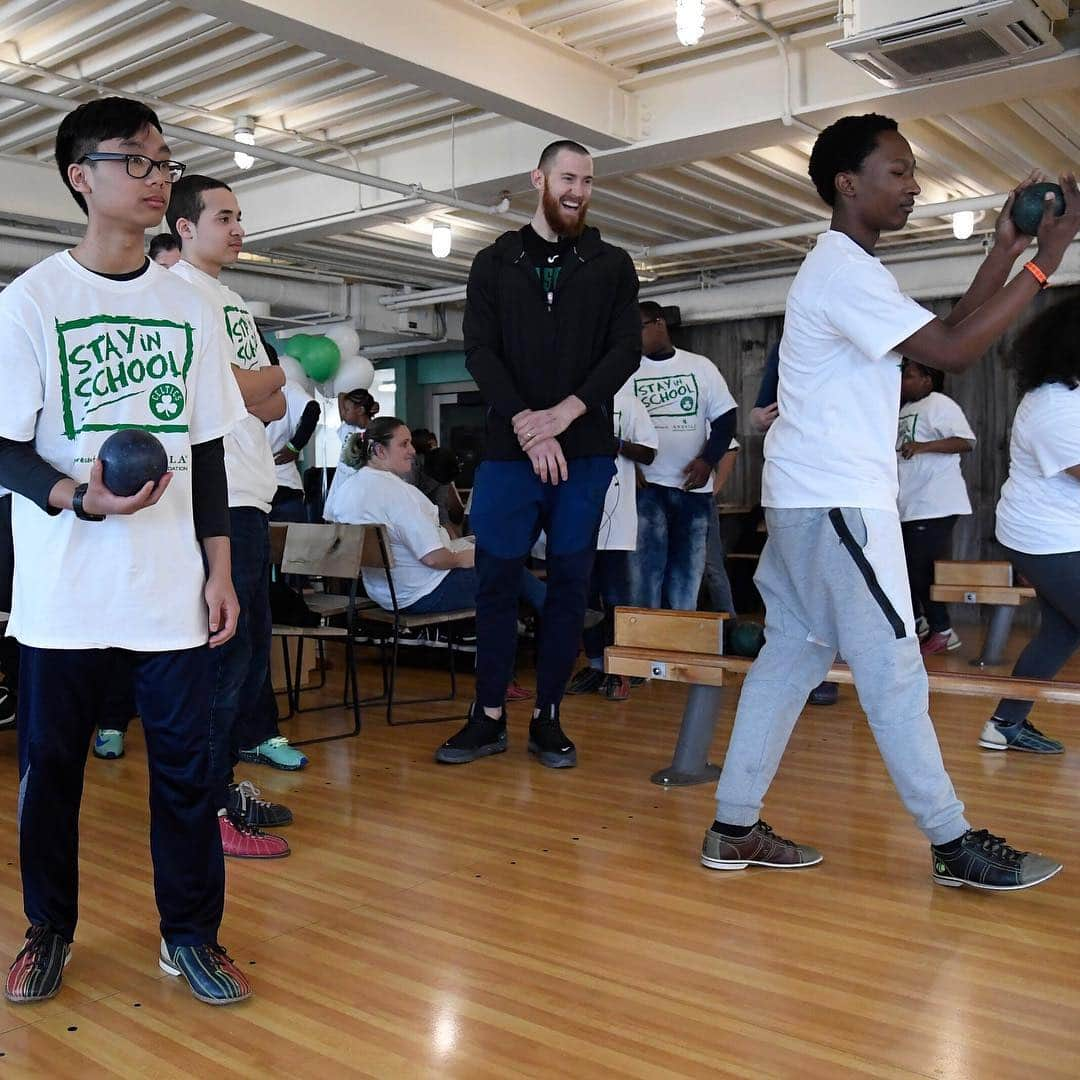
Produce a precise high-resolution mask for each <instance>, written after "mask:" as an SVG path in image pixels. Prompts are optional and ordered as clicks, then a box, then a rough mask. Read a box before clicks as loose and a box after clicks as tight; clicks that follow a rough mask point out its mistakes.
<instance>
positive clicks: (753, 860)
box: [701, 821, 822, 870]
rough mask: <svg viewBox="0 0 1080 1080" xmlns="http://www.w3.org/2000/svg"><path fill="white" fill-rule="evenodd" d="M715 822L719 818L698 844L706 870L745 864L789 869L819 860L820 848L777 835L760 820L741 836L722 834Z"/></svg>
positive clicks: (816, 862) (744, 866) (744, 865)
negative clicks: (818, 849) (699, 844)
mask: <svg viewBox="0 0 1080 1080" xmlns="http://www.w3.org/2000/svg"><path fill="white" fill-rule="evenodd" d="M719 826H720V822H718V821H714V822H713V823H712V824H711V825H710V826H709V828H708V829H707V830H706V831H705V839H704V840H703V841H702V844H701V865H702V866H707V867H708V868H709V869H710V870H743V869H745V868H746V867H747V866H772V867H775V868H777V869H782V870H792V869H797V868H799V867H803V866H816V865H817V864H818V863H819V862H821V858H822V856H821V852H819V851H817V850H816V849H815V848H812V847H807V846H806V845H805V844H796V843H795V842H794V841H793V840H785V839H784V838H783V837H782V836H777V835H776V833H774V832H773V831H772V829H770V828H769V826H768V825H766V824H765V822H764V821H759V822H757V824H756V825H754V826H752V827H751V828H750V830H749V832H747V833H745V834H743V835H741V836H740V835H735V834H731V835H725V834H724V833H723V832H721V830H720V828H719Z"/></svg>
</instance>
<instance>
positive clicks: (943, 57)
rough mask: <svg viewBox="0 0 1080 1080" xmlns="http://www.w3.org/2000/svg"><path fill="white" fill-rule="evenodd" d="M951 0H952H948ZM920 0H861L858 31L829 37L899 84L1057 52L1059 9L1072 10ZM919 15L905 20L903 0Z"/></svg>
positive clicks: (1008, 0)
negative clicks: (896, 0) (899, 12)
mask: <svg viewBox="0 0 1080 1080" xmlns="http://www.w3.org/2000/svg"><path fill="white" fill-rule="evenodd" d="M946 2H947V0H946ZM946 2H943V0H938V2H937V3H934V2H932V0H922V2H921V3H919V2H918V0H914V2H912V3H909V4H905V5H899V4H896V3H893V2H891V0H890V2H889V3H883V2H882V0H855V3H854V17H853V18H851V19H850V20H849V25H850V29H851V33H850V34H848V35H847V36H845V37H844V38H843V40H842V41H831V42H829V48H830V49H832V50H833V52H835V53H837V54H838V55H839V56H842V57H844V58H845V59H847V60H850V61H851V62H852V63H853V64H858V66H859V67H861V68H862V69H863V71H865V72H866V73H867V74H868V75H870V76H872V77H873V78H874V79H876V80H877V81H878V82H880V83H884V84H885V85H886V86H892V87H905V86H916V85H918V84H920V83H930V82H938V81H941V80H944V79H955V78H958V77H960V76H963V75H974V74H975V73H977V72H982V71H994V70H996V69H998V68H1004V67H1009V66H1012V65H1015V64H1026V63H1030V62H1031V61H1033V60H1043V59H1045V58H1046V57H1049V56H1056V55H1057V54H1058V53H1060V52H1061V51H1062V48H1063V46H1062V44H1061V42H1060V41H1058V40H1057V39H1056V38H1055V37H1054V21H1053V17H1054V16H1056V15H1060V14H1062V13H1064V14H1065V15H1067V14H1068V6H1067V4H1063V3H1061V2H1060V0H974V2H971V3H967V4H957V3H956V0H952V3H951V4H948V6H946ZM901 6H902V7H904V8H905V9H906V10H907V12H908V14H909V15H910V14H911V9H922V10H918V11H917V17H914V18H912V17H909V18H906V19H904V20H903V21H902V22H886V21H885V20H886V19H887V18H890V17H891V18H895V14H896V10H897V8H898V7H901Z"/></svg>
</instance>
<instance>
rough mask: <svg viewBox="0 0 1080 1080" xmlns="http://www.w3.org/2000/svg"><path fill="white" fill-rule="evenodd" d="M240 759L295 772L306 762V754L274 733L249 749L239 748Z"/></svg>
mask: <svg viewBox="0 0 1080 1080" xmlns="http://www.w3.org/2000/svg"><path fill="white" fill-rule="evenodd" d="M240 760H241V761H250V762H251V763H252V764H253V765H272V766H273V767H274V768H275V769H285V770H286V771H287V772H295V771H296V770H297V769H302V768H303V767H304V766H305V765H306V764H307V763H308V759H307V756H306V755H305V754H301V753H300V751H299V750H297V749H296V748H295V747H294V746H290V745H289V740H288V739H286V738H285V736H284V735H275V736H274V737H273V738H271V739H266V740H264V741H263V742H261V743H259V745H258V746H253V747H252V748H251V749H250V750H241V751H240Z"/></svg>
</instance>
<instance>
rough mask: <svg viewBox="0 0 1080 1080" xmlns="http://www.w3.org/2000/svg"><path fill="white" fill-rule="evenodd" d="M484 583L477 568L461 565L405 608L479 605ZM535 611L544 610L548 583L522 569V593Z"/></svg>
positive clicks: (425, 610) (426, 610) (420, 611)
mask: <svg viewBox="0 0 1080 1080" xmlns="http://www.w3.org/2000/svg"><path fill="white" fill-rule="evenodd" d="M479 587H480V583H479V581H478V579H477V576H476V570H475V569H474V568H473V567H471V566H469V567H464V566H461V567H457V568H456V569H454V570H451V571H450V573H449V574H447V575H446V577H444V578H443V579H442V581H440V582H439V584H438V585H437V586H436V587H435V588H434V589H432V590H431V592H429V593H428V594H427V596H421V597H420V599H419V600H415V601H413V603H411V604H410V605H409V606H408V607H407V608H403V609H402V610H403V611H407V612H408V613H409V614H410V615H429V614H432V613H433V612H437V611H461V610H463V609H465V608H471V607H476V594H477V592H478V591H479ZM518 595H519V596H520V598H521V599H522V600H524V601H525V603H526V604H528V605H529V607H531V608H532V609H533V610H534V611H537V612H540V611H543V610H544V598H545V597H546V596H547V588H546V587H545V585H544V583H543V582H542V581H541V580H540V579H539V578H538V577H537V576H536V575H535V574H530V573H529V571H528V570H525V569H522V571H521V591H520V593H519V594H518Z"/></svg>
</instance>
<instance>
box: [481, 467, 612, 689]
mask: <svg viewBox="0 0 1080 1080" xmlns="http://www.w3.org/2000/svg"><path fill="white" fill-rule="evenodd" d="M568 473H569V479H567V480H566V481H562V482H560V483H559V484H543V483H541V482H540V479H539V477H537V475H536V474H535V473H534V472H533V470H532V464H531V463H530V462H529V461H528V460H522V461H485V462H483V463H482V464H481V465H480V467H479V468H478V469H477V471H476V481H475V487H474V489H473V505H472V513H471V516H470V520H471V522H472V527H473V531H474V532H475V533H476V575H477V580H478V589H477V596H476V700H477V702H478V703H479V704H480V705H481V706H482V707H487V708H500V707H501V706H502V704H503V701H504V700H505V698H506V687H507V684H508V683H509V682H510V679H511V677H512V675H513V670H514V654H515V651H516V641H517V633H516V630H517V602H518V596H519V594H520V592H521V571H522V569H523V567H524V566H525V560H526V559H527V558H528V556H529V552H530V550H531V549H532V546H533V544H534V543H536V538H537V537H538V536H539V535H540V530H541V529H543V530H544V532H545V533H546V534H547V575H548V576H547V595H546V597H545V599H544V605H543V612H542V613H541V616H540V639H539V642H538V645H537V660H536V704H537V707H538V708H540V709H545V708H548V707H549V706H557V705H558V704H559V702H560V701H561V700H562V696H563V691H564V690H565V689H566V683H567V680H568V679H569V678H570V673H571V671H572V670H573V666H574V659H575V657H576V656H577V651H578V642H579V640H580V638H581V627H582V623H583V622H584V620H585V601H586V599H587V594H588V589H589V574H590V573H591V571H592V563H593V555H594V554H595V550H596V533H597V530H598V529H599V527H600V516H601V514H602V512H603V509H604V496H605V495H606V494H607V489H608V485H609V484H610V483H611V478H612V476H614V475H615V460H614V458H611V457H605V456H595V457H584V458H573V459H572V460H571V461H570V462H569V463H568Z"/></svg>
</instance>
